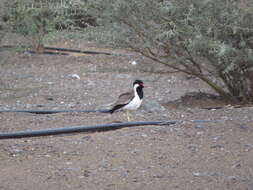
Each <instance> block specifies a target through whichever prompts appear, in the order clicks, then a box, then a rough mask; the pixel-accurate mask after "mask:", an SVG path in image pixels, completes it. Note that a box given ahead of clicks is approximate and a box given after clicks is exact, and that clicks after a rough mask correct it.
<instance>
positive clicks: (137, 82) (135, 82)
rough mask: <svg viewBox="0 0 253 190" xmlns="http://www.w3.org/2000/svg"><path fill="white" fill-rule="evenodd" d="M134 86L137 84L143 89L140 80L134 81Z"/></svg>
mask: <svg viewBox="0 0 253 190" xmlns="http://www.w3.org/2000/svg"><path fill="white" fill-rule="evenodd" d="M135 84H139V85H140V86H141V87H144V85H143V82H142V81H141V80H135V81H134V83H133V86H134V85H135Z"/></svg>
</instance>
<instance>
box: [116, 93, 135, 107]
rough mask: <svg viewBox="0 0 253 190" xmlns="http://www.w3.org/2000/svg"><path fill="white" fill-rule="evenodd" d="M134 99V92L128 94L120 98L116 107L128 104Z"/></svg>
mask: <svg viewBox="0 0 253 190" xmlns="http://www.w3.org/2000/svg"><path fill="white" fill-rule="evenodd" d="M133 98H134V92H126V93H123V94H121V95H120V96H119V98H118V100H117V102H115V104H114V105H122V104H127V103H128V102H130V101H131V100H132V99H133Z"/></svg>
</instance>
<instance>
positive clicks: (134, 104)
mask: <svg viewBox="0 0 253 190" xmlns="http://www.w3.org/2000/svg"><path fill="white" fill-rule="evenodd" d="M143 88H144V85H143V82H142V81H141V80H136V81H134V83H133V91H131V92H126V93H123V94H121V95H120V96H119V98H118V100H117V102H116V103H115V104H114V106H113V107H112V109H110V110H109V112H110V113H111V114H112V113H113V112H115V111H116V110H121V109H124V110H127V120H128V121H130V118H129V115H128V110H137V109H138V108H139V107H140V106H141V103H142V99H143Z"/></svg>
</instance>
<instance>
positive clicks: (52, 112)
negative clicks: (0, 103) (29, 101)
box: [0, 109, 109, 114]
mask: <svg viewBox="0 0 253 190" xmlns="http://www.w3.org/2000/svg"><path fill="white" fill-rule="evenodd" d="M4 112H23V113H33V114H56V113H72V112H76V113H96V112H98V113H109V110H105V109H104V110H21V109H17V110H16V109H11V110H0V113H4Z"/></svg>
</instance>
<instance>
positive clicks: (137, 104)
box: [123, 97, 142, 110]
mask: <svg viewBox="0 0 253 190" xmlns="http://www.w3.org/2000/svg"><path fill="white" fill-rule="evenodd" d="M141 102H142V100H140V98H139V97H134V99H133V100H132V101H131V102H130V103H129V104H127V105H126V106H125V107H124V108H123V109H128V110H136V109H138V108H139V107H140V105H141Z"/></svg>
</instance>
